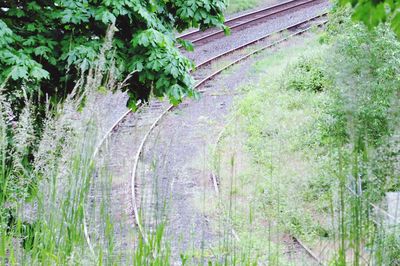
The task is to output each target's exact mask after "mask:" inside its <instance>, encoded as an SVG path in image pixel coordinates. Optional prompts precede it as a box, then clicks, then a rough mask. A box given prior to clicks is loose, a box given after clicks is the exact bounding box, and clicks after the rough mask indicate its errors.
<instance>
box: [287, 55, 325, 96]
mask: <svg viewBox="0 0 400 266" xmlns="http://www.w3.org/2000/svg"><path fill="white" fill-rule="evenodd" d="M322 66H323V62H322V58H321V57H318V56H314V57H312V58H311V57H302V58H300V59H299V60H298V61H297V62H296V63H294V64H292V65H291V66H289V67H288V69H287V71H288V72H289V73H290V75H287V76H285V79H284V85H285V87H286V88H289V89H295V90H299V91H314V92H318V91H322V90H323V89H324V88H326V87H327V85H328V84H329V82H328V78H327V77H326V74H325V73H324V70H323V68H322Z"/></svg>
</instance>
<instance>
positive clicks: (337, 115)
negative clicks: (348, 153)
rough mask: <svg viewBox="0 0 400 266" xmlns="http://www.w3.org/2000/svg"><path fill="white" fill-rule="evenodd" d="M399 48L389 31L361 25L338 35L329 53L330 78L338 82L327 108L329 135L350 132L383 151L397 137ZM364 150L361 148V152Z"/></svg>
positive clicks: (334, 86)
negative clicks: (385, 143) (388, 140)
mask: <svg viewBox="0 0 400 266" xmlns="http://www.w3.org/2000/svg"><path fill="white" fill-rule="evenodd" d="M398 58H400V43H399V41H398V40H397V39H396V36H395V35H394V33H393V32H392V31H391V30H390V29H389V28H388V27H387V26H385V25H382V26H380V27H378V28H377V29H376V30H373V31H368V29H367V28H366V27H364V26H362V25H360V24H354V25H353V26H351V27H349V28H347V30H346V34H342V35H339V37H338V39H337V41H336V42H335V43H334V44H333V46H332V49H331V50H330V51H328V53H327V64H328V66H329V68H328V71H327V73H329V75H330V79H331V80H333V81H334V84H333V87H332V90H331V92H332V95H331V96H332V99H333V101H332V103H331V105H330V106H329V107H328V113H329V114H330V115H331V124H330V126H329V129H328V132H331V133H332V132H333V133H334V132H336V133H338V132H337V130H339V131H343V130H345V131H346V134H343V132H342V133H338V134H335V135H336V136H345V139H341V140H340V141H341V142H342V143H346V142H348V141H349V140H350V138H351V139H352V140H355V138H356V139H358V140H357V142H360V141H361V142H364V143H370V144H372V145H375V146H377V145H379V144H380V143H381V142H382V140H383V139H384V138H385V137H386V136H390V135H391V134H392V133H393V130H394V128H393V126H392V125H394V124H395V121H396V120H397V119H398V114H399V113H398V108H397V106H398V105H397V104H398V102H397V101H398V100H397V99H398V96H397V95H398V93H399V88H400V80H399V79H398V76H399V74H400V62H399V60H398ZM360 148H361V146H360Z"/></svg>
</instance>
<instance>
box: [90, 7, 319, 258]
mask: <svg viewBox="0 0 400 266" xmlns="http://www.w3.org/2000/svg"><path fill="white" fill-rule="evenodd" d="M312 1H315V0H312ZM312 1H309V2H312ZM290 2H295V1H287V2H285V3H281V4H278V5H276V6H273V7H269V8H270V9H271V8H274V7H275V8H276V7H278V6H282V5H284V4H287V3H290ZM307 3H308V2H307ZM264 11H265V10H258V11H254V12H251V13H248V14H246V15H249V14H257V13H261V12H264ZM323 15H325V13H324V14H322V15H319V16H316V17H313V18H311V19H308V20H306V21H303V22H301V23H297V24H295V25H291V26H289V27H286V28H285V29H282V30H280V31H277V32H274V33H272V34H276V33H278V32H282V31H284V30H288V29H291V28H294V27H296V26H299V25H301V24H304V23H307V22H309V21H311V20H313V19H316V18H318V17H321V16H323ZM232 20H234V19H232ZM232 20H231V21H232ZM324 23H326V22H323V23H320V24H319V25H321V24H324ZM310 29H311V27H309V28H307V29H305V30H301V31H299V32H296V33H294V34H291V35H289V36H287V37H286V38H283V39H281V40H279V41H277V42H274V43H273V44H271V45H268V46H265V47H263V48H261V49H258V50H257V51H255V52H252V53H250V54H248V55H247V56H244V57H242V58H240V59H238V60H236V61H235V62H233V63H231V64H229V65H228V66H226V67H224V68H223V69H221V70H220V71H217V72H215V73H213V74H211V75H210V76H208V78H206V79H204V80H202V81H201V82H199V83H198V84H197V85H196V88H198V87H200V86H201V85H203V84H204V83H205V82H206V81H207V80H210V79H212V78H213V77H215V76H216V75H218V74H219V73H221V72H222V71H223V70H225V69H227V68H229V67H231V66H233V65H235V64H237V63H239V62H241V61H243V60H245V59H247V58H248V57H250V56H252V55H254V54H256V53H258V52H260V51H262V50H265V49H268V48H270V47H273V46H275V45H277V44H279V43H281V42H283V41H285V40H288V39H289V38H291V37H293V36H296V35H299V34H302V33H304V32H306V31H308V30H310ZM272 34H268V35H266V36H264V37H263V38H258V39H257V40H254V41H252V42H249V43H247V44H245V45H242V46H240V47H238V48H236V49H232V50H230V51H227V52H224V53H222V54H220V55H219V56H216V57H213V58H211V59H209V60H207V61H205V62H202V63H200V64H198V65H197V66H196V68H195V69H198V68H200V67H202V66H204V65H207V64H209V63H211V62H213V61H215V60H217V59H219V58H221V57H223V56H225V55H227V54H230V53H232V52H234V51H237V50H240V49H242V48H244V47H247V46H249V45H251V44H254V43H256V42H258V41H260V40H262V39H265V38H268V37H270V36H271V35H272ZM143 106H144V104H140V105H139V106H138V107H139V108H142V107H143ZM173 108H174V106H173V105H170V106H169V107H168V108H167V109H166V110H165V111H164V112H163V113H162V114H161V115H160V116H159V117H157V119H156V120H155V121H154V123H153V124H152V125H151V127H150V129H149V130H148V131H147V133H146V135H145V136H144V138H143V140H142V142H141V144H140V147H139V149H138V152H137V154H136V157H135V161H134V165H133V168H132V172H131V173H132V175H131V189H132V192H131V199H132V205H133V214H134V216H135V223H136V224H137V226H138V228H139V233H140V234H141V236H142V238H143V239H144V240H145V241H147V237H146V235H145V232H144V228H143V226H142V224H141V221H140V215H139V211H138V207H137V203H136V192H135V186H136V173H137V169H138V164H139V159H140V156H141V154H142V153H143V148H144V146H145V144H146V142H147V139H148V138H149V136H150V135H151V133H152V131H153V130H154V129H155V127H156V126H157V125H158V124H159V122H160V121H161V120H162V118H163V117H164V116H165V115H166V114H167V113H168V112H169V111H171V110H172V109H173ZM130 113H131V111H130V110H129V111H126V112H125V113H124V114H123V115H122V116H121V117H120V118H119V119H118V120H117V121H116V122H115V123H114V124H113V125H112V127H111V128H110V129H109V130H107V132H106V134H105V136H104V137H103V138H102V140H101V141H100V143H99V145H98V146H97V147H96V149H95V152H94V157H95V156H96V155H97V154H98V153H99V151H100V149H101V147H102V146H103V145H104V143H105V141H106V140H107V139H108V138H109V137H110V135H111V134H112V132H113V131H114V130H115V129H116V128H117V127H118V126H119V124H120V123H121V122H122V121H123V120H124V119H125V118H126V117H127V116H128V115H129V114H130ZM84 220H86V219H84ZM84 224H85V225H84V229H85V230H84V231H85V238H86V241H87V243H88V246H89V248H90V250H91V253H92V254H93V253H94V250H93V245H92V244H91V241H90V237H89V233H88V231H87V225H86V221H84Z"/></svg>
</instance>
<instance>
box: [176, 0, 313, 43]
mask: <svg viewBox="0 0 400 266" xmlns="http://www.w3.org/2000/svg"><path fill="white" fill-rule="evenodd" d="M316 1H318V0H308V1H301V0H291V1H287V2H284V3H280V4H277V5H274V6H271V7H267V8H264V9H261V10H257V11H254V12H250V13H247V14H244V15H242V16H239V17H236V18H234V19H231V20H229V21H227V22H226V24H232V23H233V22H236V21H240V20H243V19H244V18H247V17H249V18H250V19H249V20H246V21H243V22H240V23H237V24H234V25H231V26H229V25H227V26H229V27H230V29H231V30H232V29H236V28H239V27H243V26H245V25H248V24H251V23H254V22H256V21H259V20H263V19H265V18H267V17H271V16H274V15H277V14H279V13H282V12H285V11H289V10H291V9H294V8H297V7H300V6H304V5H307V4H310V3H312V2H316ZM290 4H294V5H293V6H288V7H285V8H282V9H278V10H274V9H277V8H281V7H283V6H285V5H290ZM267 11H272V13H267V14H264V15H263V16H259V17H255V18H251V17H253V16H255V15H257V14H259V13H263V12H267ZM205 33H206V31H201V30H196V31H193V32H190V33H187V34H184V35H181V36H178V38H181V39H184V38H188V37H191V36H195V35H196V34H200V35H201V34H205ZM221 33H224V30H216V31H213V32H210V33H208V34H205V35H203V36H200V37H197V38H196V39H194V40H189V41H190V42H192V43H197V42H200V41H203V40H206V39H208V38H210V37H213V36H216V35H218V34H221ZM178 47H182V46H181V45H180V46H178Z"/></svg>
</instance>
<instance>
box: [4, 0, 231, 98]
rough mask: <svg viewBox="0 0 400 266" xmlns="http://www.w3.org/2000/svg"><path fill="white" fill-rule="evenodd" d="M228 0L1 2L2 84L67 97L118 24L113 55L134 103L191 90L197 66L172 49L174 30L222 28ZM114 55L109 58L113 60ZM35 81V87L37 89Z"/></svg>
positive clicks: (178, 95)
mask: <svg viewBox="0 0 400 266" xmlns="http://www.w3.org/2000/svg"><path fill="white" fill-rule="evenodd" d="M224 8H225V1H224V0H205V1H199V0H190V1H183V0H179V1H141V0H117V1H110V0H101V1H94V0H79V1H72V0H57V1H47V0H46V1H0V17H1V19H0V68H1V69H2V71H1V73H0V84H3V83H4V82H5V81H7V80H8V81H9V83H10V84H11V85H12V86H9V87H10V89H9V90H15V89H18V88H19V87H20V86H21V84H28V85H34V86H35V87H36V88H39V87H41V88H42V91H40V92H38V93H41V92H43V93H49V94H50V95H55V94H56V93H57V92H58V94H65V93H66V92H68V91H69V90H71V88H72V87H73V86H74V81H75V80H76V79H77V78H78V77H79V76H80V75H81V74H82V73H84V72H86V71H88V69H89V68H90V67H92V66H93V62H94V61H95V59H97V57H98V54H100V49H101V47H102V43H103V42H104V40H103V39H104V36H105V33H106V30H107V28H108V27H109V26H110V25H111V24H115V26H116V28H117V32H116V33H115V36H114V41H113V52H112V53H111V54H112V57H113V60H114V61H115V65H116V66H118V70H119V73H118V74H120V76H119V78H124V77H125V76H127V75H128V74H129V73H133V72H135V74H134V75H132V77H131V78H130V79H129V82H128V83H129V84H128V86H127V87H125V88H126V90H127V91H128V93H129V95H130V96H131V99H130V104H132V103H133V102H134V101H135V100H136V99H137V98H138V97H140V98H146V97H148V95H149V92H150V90H151V91H152V92H153V93H154V94H155V96H159V97H161V96H164V95H168V96H169V97H170V99H171V100H172V102H174V103H178V102H179V101H180V99H181V98H182V97H183V96H185V95H193V94H194V92H193V90H192V85H193V80H192V78H191V77H190V75H189V71H190V70H191V69H192V68H193V64H192V63H191V62H190V61H189V60H188V59H186V58H185V57H183V56H182V55H181V54H180V52H179V50H178V49H177V48H176V47H175V44H176V42H177V41H176V39H175V36H174V34H173V32H174V31H175V30H178V31H182V30H184V29H187V28H188V27H199V28H201V29H205V28H207V27H211V26H219V27H223V24H222V23H223V21H224V18H223V15H222V11H223V10H224ZM108 59H110V58H108ZM36 85H37V86H36Z"/></svg>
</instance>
